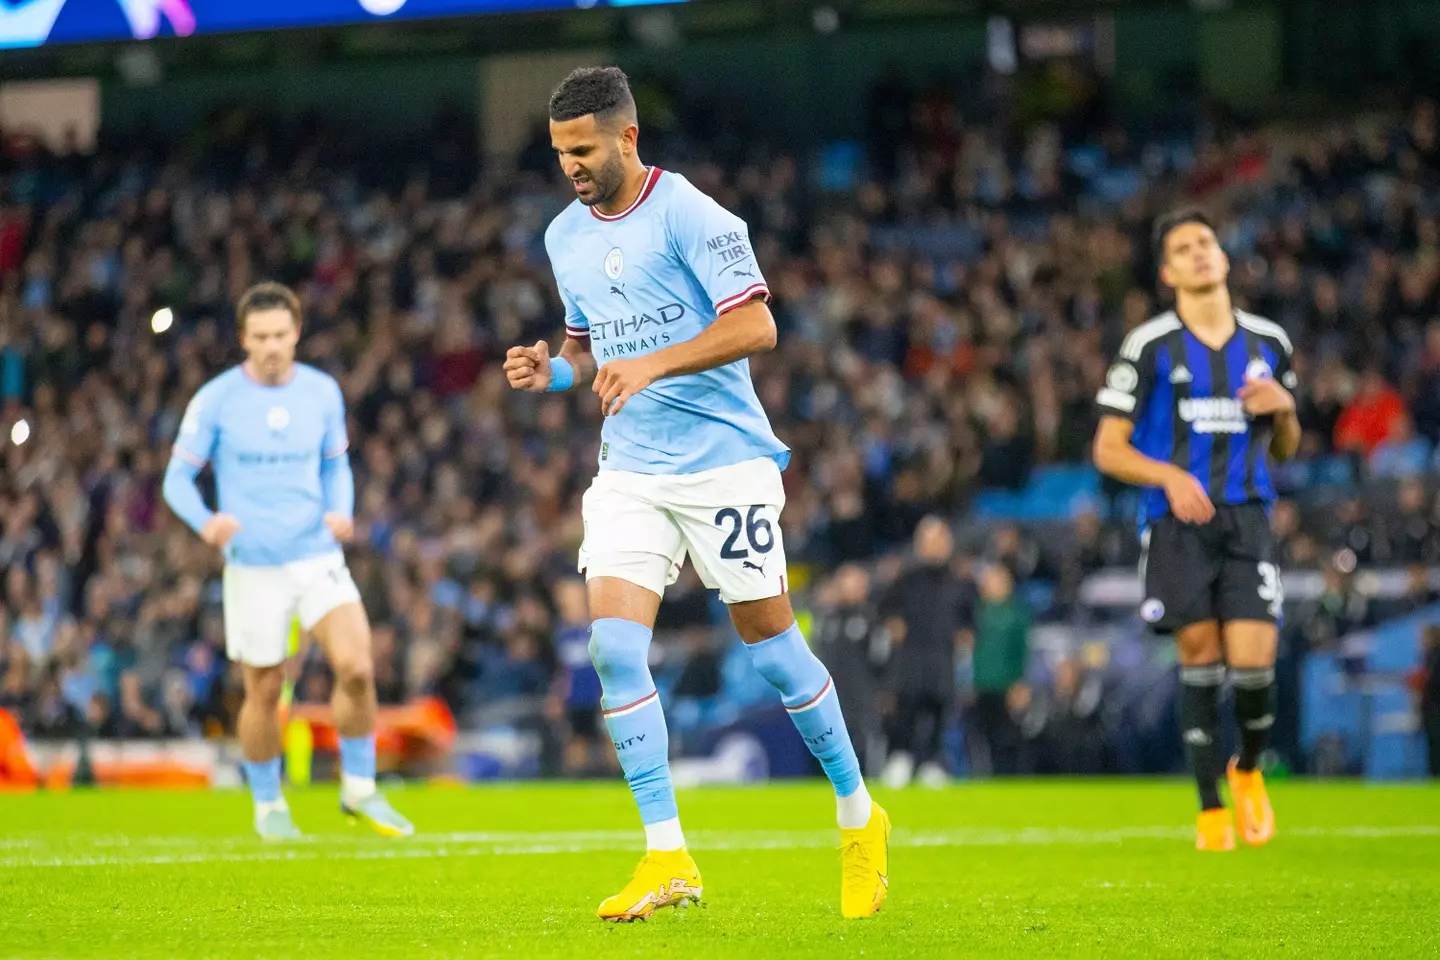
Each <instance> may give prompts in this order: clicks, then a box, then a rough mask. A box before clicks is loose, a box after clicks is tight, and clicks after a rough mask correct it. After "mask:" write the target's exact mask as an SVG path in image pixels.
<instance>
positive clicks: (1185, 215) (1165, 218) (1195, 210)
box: [1150, 207, 1219, 264]
mask: <svg viewBox="0 0 1440 960" xmlns="http://www.w3.org/2000/svg"><path fill="white" fill-rule="evenodd" d="M1187 223H1198V224H1201V225H1202V226H1206V227H1209V228H1210V229H1211V231H1212V232H1215V233H1219V231H1218V230H1216V229H1215V221H1214V220H1211V219H1210V215H1209V214H1208V213H1206V212H1205V211H1204V210H1201V209H1200V208H1199V207H1183V208H1181V209H1179V210H1171V211H1170V212H1169V213H1163V214H1161V215H1160V216H1159V217H1156V218H1155V226H1154V228H1153V229H1152V230H1151V232H1150V247H1151V250H1153V251H1154V253H1155V262H1156V263H1157V264H1159V263H1164V262H1165V238H1166V237H1168V236H1170V231H1171V230H1174V229H1175V228H1176V227H1183V226H1184V225H1185V224H1187Z"/></svg>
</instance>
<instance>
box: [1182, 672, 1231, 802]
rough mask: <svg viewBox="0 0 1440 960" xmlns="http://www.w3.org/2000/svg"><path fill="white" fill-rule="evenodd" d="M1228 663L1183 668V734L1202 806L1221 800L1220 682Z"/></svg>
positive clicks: (1222, 680) (1223, 677) (1223, 678)
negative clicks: (1218, 741)
mask: <svg viewBox="0 0 1440 960" xmlns="http://www.w3.org/2000/svg"><path fill="white" fill-rule="evenodd" d="M1224 680H1225V666H1224V664H1221V663H1207V664H1204V665H1202V666H1195V667H1181V668H1180V709H1179V713H1180V735H1181V737H1182V738H1183V739H1184V741H1185V753H1186V755H1187V756H1188V757H1189V758H1190V769H1191V770H1192V771H1193V772H1194V774H1195V785H1196V786H1197V787H1199V789H1200V809H1202V810H1214V809H1217V808H1219V807H1221V806H1223V804H1221V803H1220V786H1219V780H1220V745H1219V744H1218V743H1217V742H1216V741H1217V740H1218V738H1219V736H1220V685H1221V683H1222V682H1224Z"/></svg>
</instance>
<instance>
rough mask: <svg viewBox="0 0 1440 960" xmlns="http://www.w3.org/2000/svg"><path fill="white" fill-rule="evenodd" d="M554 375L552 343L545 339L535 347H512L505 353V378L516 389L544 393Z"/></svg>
mask: <svg viewBox="0 0 1440 960" xmlns="http://www.w3.org/2000/svg"><path fill="white" fill-rule="evenodd" d="M552 376H554V375H553V374H552V373H551V371H550V344H548V343H546V342H545V341H544V340H541V341H539V342H537V343H536V344H535V346H533V347H511V348H510V350H509V352H507V353H506V354H505V378H506V379H507V380H509V381H510V386H511V387H513V388H514V389H516V390H525V391H528V392H529V393H544V392H545V390H546V388H548V387H549V386H550V379H551V377H552Z"/></svg>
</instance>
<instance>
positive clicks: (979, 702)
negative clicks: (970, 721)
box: [973, 564, 1031, 774]
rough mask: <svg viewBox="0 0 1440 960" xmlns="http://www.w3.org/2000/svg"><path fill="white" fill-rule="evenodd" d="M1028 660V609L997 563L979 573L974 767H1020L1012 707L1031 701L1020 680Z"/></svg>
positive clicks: (1002, 770) (998, 769)
mask: <svg viewBox="0 0 1440 960" xmlns="http://www.w3.org/2000/svg"><path fill="white" fill-rule="evenodd" d="M1029 660H1030V613H1029V611H1028V610H1027V609H1026V608H1025V604H1024V602H1023V601H1021V600H1020V598H1019V597H1017V596H1016V595H1015V580H1014V577H1013V576H1012V575H1011V573H1010V570H1009V569H1008V568H1007V567H1004V566H1002V565H1000V564H990V565H987V566H986V567H985V568H984V569H983V570H981V572H980V602H979V604H978V605H977V607H976V610H975V645H974V654H973V662H974V675H975V680H974V683H975V727H976V732H977V733H978V734H979V741H980V745H981V746H982V747H983V755H982V757H981V761H982V762H980V763H977V764H976V767H977V768H978V769H980V770H984V771H988V772H990V773H996V774H1015V773H1018V772H1019V771H1020V730H1019V727H1018V726H1017V725H1016V722H1015V719H1014V717H1013V716H1012V710H1014V711H1019V710H1023V709H1024V708H1025V707H1027V706H1028V705H1029V701H1030V693H1031V692H1030V690H1029V688H1028V687H1027V686H1026V685H1025V684H1024V683H1023V680H1024V677H1025V668H1026V666H1027V664H1028V663H1029Z"/></svg>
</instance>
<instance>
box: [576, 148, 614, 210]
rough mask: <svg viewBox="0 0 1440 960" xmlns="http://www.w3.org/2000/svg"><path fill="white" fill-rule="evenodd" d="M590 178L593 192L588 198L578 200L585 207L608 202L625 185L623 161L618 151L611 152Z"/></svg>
mask: <svg viewBox="0 0 1440 960" xmlns="http://www.w3.org/2000/svg"><path fill="white" fill-rule="evenodd" d="M590 179H591V180H593V181H595V192H594V193H592V194H591V195H590V199H588V200H586V199H585V198H584V197H581V198H580V202H581V203H583V204H585V206H587V207H593V206H596V205H598V204H602V203H609V202H610V201H611V200H613V199H615V195H616V194H617V193H619V192H620V188H621V187H623V186H625V161H624V160H623V159H621V157H620V154H619V153H618V152H616V153H612V154H611V155H610V159H609V160H606V161H605V165H604V166H603V167H601V168H600V169H599V170H597V171H595V172H594V173H592V174H591V175H590Z"/></svg>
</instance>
